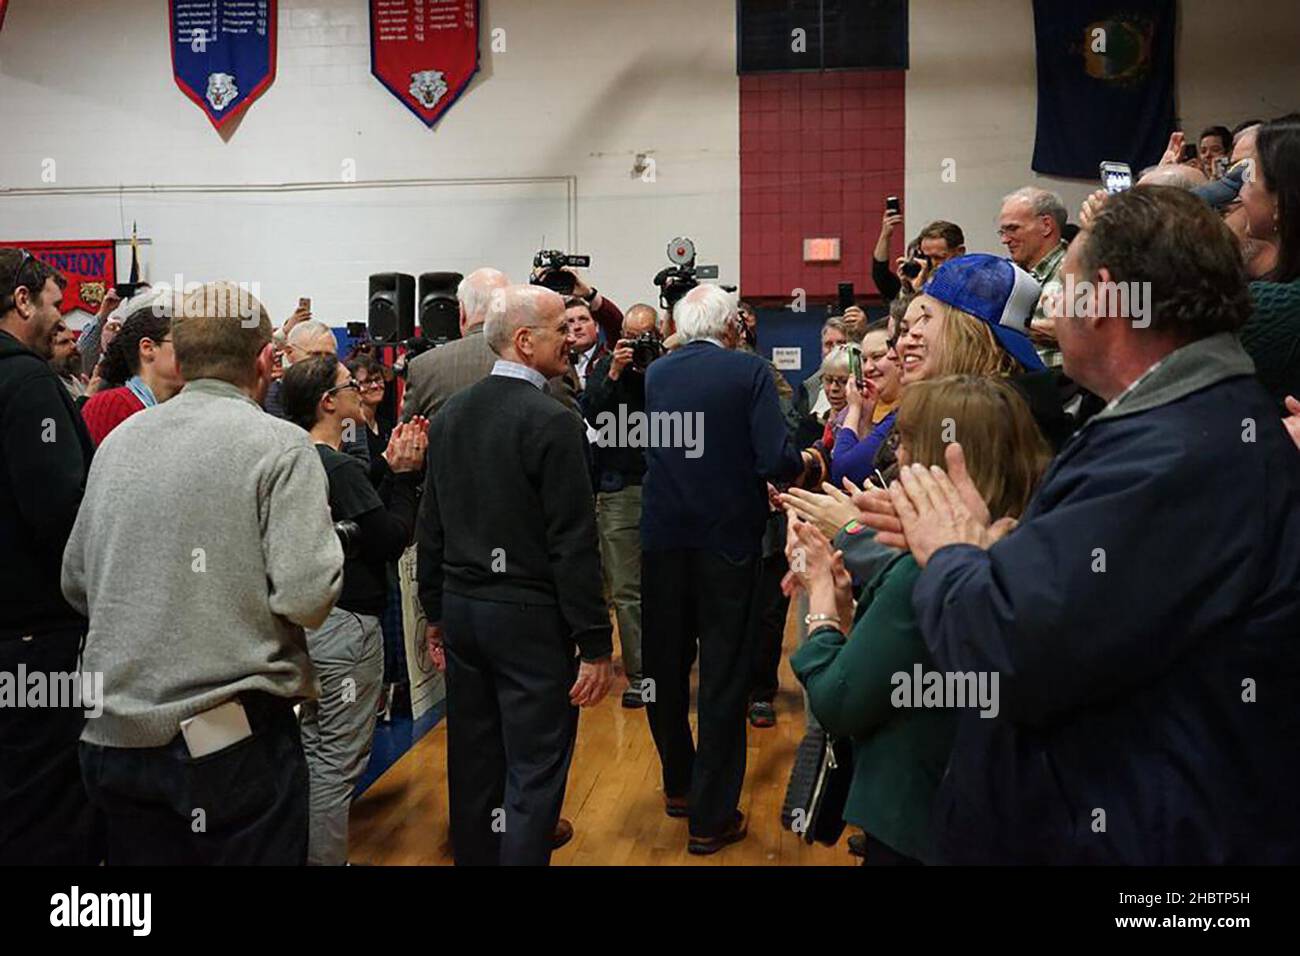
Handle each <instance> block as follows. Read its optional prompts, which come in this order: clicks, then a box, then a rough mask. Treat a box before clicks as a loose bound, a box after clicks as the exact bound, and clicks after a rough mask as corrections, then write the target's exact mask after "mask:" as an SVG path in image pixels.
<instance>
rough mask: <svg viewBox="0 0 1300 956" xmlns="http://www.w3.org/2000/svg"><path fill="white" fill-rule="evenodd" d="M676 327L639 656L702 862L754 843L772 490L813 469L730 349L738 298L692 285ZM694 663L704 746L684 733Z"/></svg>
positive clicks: (650, 495)
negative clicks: (752, 740)
mask: <svg viewBox="0 0 1300 956" xmlns="http://www.w3.org/2000/svg"><path fill="white" fill-rule="evenodd" d="M673 318H674V320H675V322H676V324H677V334H678V336H679V337H680V339H681V342H682V344H681V345H679V346H678V347H677V348H676V349H674V350H673V351H672V352H671V353H669V354H668V355H666V356H664V357H663V358H661V359H659V360H658V361H656V362H655V363H654V364H653V365H651V366H650V367H649V369H648V370H647V371H646V388H645V392H646V403H645V404H646V414H647V427H646V428H645V429H644V433H645V434H646V435H647V436H648V447H647V448H646V475H645V480H644V483H643V485H642V514H641V547H642V564H641V569H642V570H641V615H642V616H641V647H642V660H643V668H644V670H645V678H646V680H647V681H650V682H651V688H652V691H653V694H652V695H651V696H649V705H648V708H647V711H648V714H649V718H650V730H651V732H652V733H653V735H654V740H655V747H656V748H657V749H658V751H659V759H660V762H661V763H662V765H663V784H664V796H665V800H666V806H665V811H666V812H667V814H668V815H669V816H670V817H689V818H690V834H689V840H688V844H687V849H688V851H689V852H691V853H697V854H708V853H714V852H716V851H718V850H720V849H722V848H723V847H724V846H726V845H727V844H729V843H734V842H736V841H738V840H741V839H743V838H744V836H745V833H746V823H745V817H744V815H743V814H742V813H741V812H740V810H739V809H738V807H737V805H738V803H739V800H740V791H741V787H742V785H743V784H744V780H745V745H746V742H745V709H746V705H747V703H748V699H749V675H750V660H751V658H752V656H753V647H752V645H753V634H754V633H755V632H754V628H753V627H751V625H750V618H751V615H752V614H753V608H754V606H755V601H754V596H755V591H756V588H757V586H758V583H759V571H760V555H761V549H762V538H763V530H764V528H765V526H766V523H767V514H768V496H767V482H769V481H771V482H790V481H794V480H796V479H797V478H799V476H800V475H801V474H802V472H803V470H804V468H805V467H806V461H805V460H804V458H803V457H801V455H800V452H799V450H798V449H797V447H796V446H795V444H794V443H793V441H791V439H790V437H789V433H788V432H787V430H786V427H785V422H784V420H783V419H782V417H781V408H780V404H779V402H778V400H777V393H776V386H775V384H774V383H773V381H772V373H771V371H770V370H769V368H768V365H767V363H766V362H765V361H764V360H763V359H762V358H760V357H759V356H757V355H755V354H753V353H752V352H747V351H743V350H740V349H737V348H735V346H736V344H737V343H738V342H739V341H740V327H739V324H738V323H739V321H740V320H739V318H738V315H737V312H736V300H735V298H734V296H732V295H730V294H728V293H727V292H725V291H723V290H722V289H721V288H719V287H718V286H716V285H701V286H697V287H696V288H694V289H692V290H691V291H690V292H688V293H686V295H685V296H684V297H683V298H682V299H681V301H680V302H678V303H677V305H676V307H675V308H674V310H673ZM636 434H637V431H636V430H635V429H629V434H628V436H627V438H628V439H629V440H631V439H632V438H633V437H634V436H635V435H636ZM697 644H698V648H697ZM697 652H698V656H699V659H700V682H699V698H698V701H699V702H698V710H699V740H698V745H697V743H696V742H695V741H694V740H693V739H692V736H691V726H690V679H691V668H692V666H693V664H694V661H695V658H696V656H697Z"/></svg>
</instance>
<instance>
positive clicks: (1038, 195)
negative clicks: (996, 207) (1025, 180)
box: [1002, 186, 1070, 232]
mask: <svg viewBox="0 0 1300 956" xmlns="http://www.w3.org/2000/svg"><path fill="white" fill-rule="evenodd" d="M1012 200H1024V201H1025V202H1027V203H1029V208H1030V210H1031V211H1032V212H1033V214H1034V215H1035V216H1051V217H1052V220H1053V221H1054V222H1055V223H1056V228H1057V231H1058V232H1060V231H1064V229H1065V223H1066V221H1067V220H1068V219H1069V218H1070V214H1069V213H1068V212H1066V210H1065V202H1064V201H1063V200H1062V199H1061V197H1060V196H1058V195H1057V194H1056V193H1054V192H1049V191H1048V190H1046V189H1039V188H1038V187H1037V186H1024V187H1022V188H1020V189H1017V190H1016V191H1015V192H1013V193H1011V194H1009V195H1007V196H1003V197H1002V204H1003V205H1006V204H1007V203H1009V202H1011V201H1012Z"/></svg>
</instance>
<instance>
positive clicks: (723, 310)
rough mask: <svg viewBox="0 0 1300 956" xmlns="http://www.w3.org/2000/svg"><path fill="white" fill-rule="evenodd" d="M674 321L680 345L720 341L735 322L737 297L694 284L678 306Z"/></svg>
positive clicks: (718, 287) (707, 284) (717, 289)
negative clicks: (700, 341) (697, 340)
mask: <svg viewBox="0 0 1300 956" xmlns="http://www.w3.org/2000/svg"><path fill="white" fill-rule="evenodd" d="M673 319H674V321H676V323H677V334H678V336H679V337H680V338H681V341H682V344H685V343H687V342H694V341H695V340H696V339H718V340H721V339H722V338H723V337H724V336H725V335H726V334H727V326H728V325H731V324H732V323H734V322H736V321H737V319H738V313H737V311H736V297H735V296H734V295H732V294H731V293H730V292H727V291H726V290H725V289H723V288H722V287H721V286H717V285H713V284H712V283H705V284H703V285H697V286H696V287H695V288H694V289H692V290H691V291H690V292H687V293H686V295H684V296H682V299H681V301H680V302H678V303H677V306H676V307H675V308H674V309H673Z"/></svg>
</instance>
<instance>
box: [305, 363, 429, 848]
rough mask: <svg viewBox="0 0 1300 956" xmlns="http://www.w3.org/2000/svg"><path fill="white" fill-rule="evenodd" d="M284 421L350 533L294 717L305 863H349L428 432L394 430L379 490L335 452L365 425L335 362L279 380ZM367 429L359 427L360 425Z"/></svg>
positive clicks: (312, 640) (357, 464)
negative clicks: (303, 778)
mask: <svg viewBox="0 0 1300 956" xmlns="http://www.w3.org/2000/svg"><path fill="white" fill-rule="evenodd" d="M283 382H284V385H283V389H282V391H281V398H282V400H283V402H284V410H285V414H286V416H287V417H288V419H289V420H290V421H292V422H294V423H295V424H297V425H299V426H300V427H302V428H304V429H306V430H307V432H308V434H309V436H310V437H311V439H312V440H313V441H314V442H315V444H316V450H317V452H318V453H319V454H320V459H321V464H322V465H323V466H324V469H325V475H326V477H327V478H328V480H329V504H330V513H331V515H332V516H333V518H334V521H335V522H336V523H337V522H351V523H352V524H353V525H354V527H353V528H352V531H351V533H350V534H342V533H341V534H340V537H342V538H344V550H345V560H344V564H343V591H342V593H341V594H340V595H339V600H338V603H337V605H335V607H334V609H333V610H332V611H330V613H329V616H328V617H327V618H326V619H325V623H324V624H322V625H321V626H320V627H319V628H317V629H315V630H313V631H308V632H307V651H308V654H309V655H310V656H311V660H312V664H313V665H314V666H315V668H316V673H317V676H318V677H319V679H320V685H321V686H320V698H319V700H315V701H307V702H306V703H305V704H304V705H303V707H302V711H301V714H300V725H301V730H302V743H303V750H304V752H305V753H306V756H307V768H308V772H309V774H310V787H311V790H310V792H311V797H310V800H311V806H310V810H311V813H310V831H309V835H308V851H307V855H308V862H309V863H313V864H336V865H341V864H343V863H346V862H347V847H348V809H349V805H350V803H351V798H352V791H353V788H354V787H355V786H356V783H357V780H358V779H360V777H361V774H362V772H363V771H364V770H365V767H366V763H367V761H368V759H369V757H370V745H371V740H372V738H373V737H374V731H375V716H376V706H377V704H378V701H379V693H380V684H381V680H382V676H383V642H382V638H381V634H380V623H379V615H380V614H381V613H382V612H383V610H384V606H385V604H386V603H387V600H388V563H389V562H390V561H394V560H396V559H397V557H398V556H399V555H400V554H401V553H402V551H403V550H404V549H405V548H406V546H407V545H408V544H409V543H410V541H411V537H412V532H413V529H414V526H415V508H416V489H417V488H418V487H419V484H420V480H421V473H420V471H421V469H422V467H423V464H424V450H425V446H426V443H427V436H426V433H425V428H424V427H423V426H422V425H420V424H419V423H416V422H411V423H409V424H404V425H399V426H397V427H396V428H395V429H394V430H393V435H392V437H391V439H390V440H389V442H388V447H387V448H386V449H385V450H384V452H383V454H382V456H381V457H382V458H384V460H385V462H386V465H387V468H388V474H387V475H386V476H385V477H384V478H383V480H382V481H381V483H380V485H379V487H378V488H376V487H375V486H374V485H372V484H371V482H370V476H369V474H368V473H367V470H366V466H365V465H364V464H363V463H362V462H361V461H359V460H358V459H357V458H354V457H353V456H351V455H349V454H347V453H346V452H344V451H342V450H341V446H342V444H343V438H344V432H345V429H347V428H348V427H356V424H355V423H364V410H363V408H362V399H361V389H360V387H359V386H358V384H357V382H356V380H355V379H354V378H353V377H352V374H351V373H350V372H349V371H348V370H347V368H346V367H345V366H343V365H342V364H340V363H339V360H338V359H337V358H336V357H334V356H332V355H327V356H320V357H317V358H311V359H307V360H305V361H302V362H298V363H297V364H295V365H293V366H291V367H290V368H289V369H288V370H287V371H286V372H285V373H284V379H283ZM362 427H364V425H363V426H362Z"/></svg>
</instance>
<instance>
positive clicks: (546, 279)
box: [532, 249, 591, 295]
mask: <svg viewBox="0 0 1300 956" xmlns="http://www.w3.org/2000/svg"><path fill="white" fill-rule="evenodd" d="M590 265H591V256H578V255H569V253H567V252H561V251H560V250H558V249H543V250H542V251H541V252H539V253H537V255H535V256H533V268H534V269H536V270H541V271H540V272H538V273H537V275H536V277H535V278H534V279H533V280H532V284H533V285H540V286H542V287H543V288H545V289H550V290H551V291H552V292H558V293H559V294H560V295H573V287H574V285H575V284H576V283H577V281H578V277H577V276H575V275H574V274H573V273H572V272H565V271H564V269H565V268H566V267H572V268H574V269H586V268H588V267H589V266H590Z"/></svg>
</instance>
